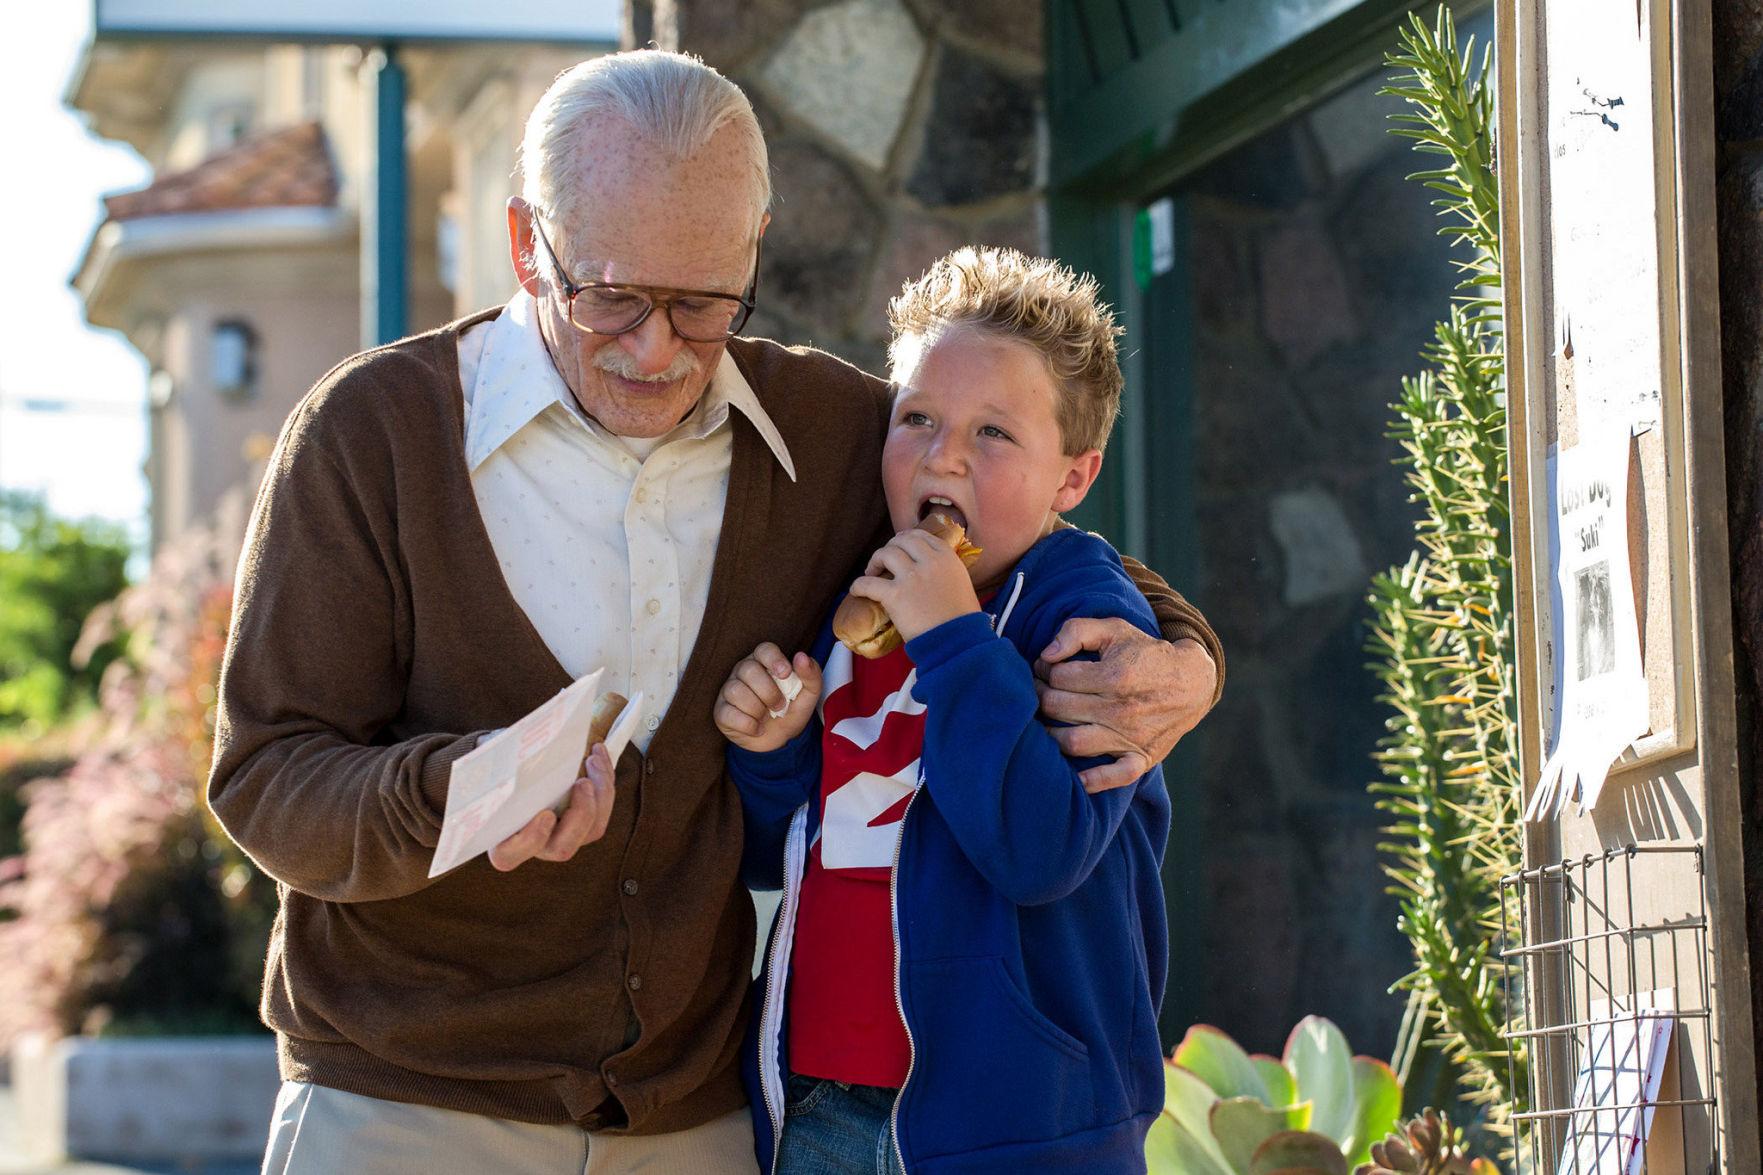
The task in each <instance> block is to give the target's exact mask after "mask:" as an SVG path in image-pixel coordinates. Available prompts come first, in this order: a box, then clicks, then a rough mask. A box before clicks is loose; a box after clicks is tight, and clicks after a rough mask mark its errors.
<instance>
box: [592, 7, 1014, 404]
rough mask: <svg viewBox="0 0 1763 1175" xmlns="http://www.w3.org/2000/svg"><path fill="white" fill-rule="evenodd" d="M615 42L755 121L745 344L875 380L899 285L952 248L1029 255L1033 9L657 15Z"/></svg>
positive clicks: (714, 10) (639, 15) (736, 10)
mask: <svg viewBox="0 0 1763 1175" xmlns="http://www.w3.org/2000/svg"><path fill="white" fill-rule="evenodd" d="M627 25H628V26H629V27H628V28H627V37H628V38H629V41H630V43H633V44H645V43H650V42H652V43H654V44H656V45H658V46H660V47H661V48H665V49H682V50H685V51H688V52H692V53H696V54H697V55H698V56H700V57H702V58H703V59H704V60H705V61H706V62H708V63H709V64H711V65H713V66H715V67H716V68H717V69H719V70H721V71H722V72H723V73H724V74H726V75H728V76H729V77H731V78H733V79H734V80H735V81H736V82H738V83H739V84H740V86H741V88H742V89H744V90H745V91H746V92H747V93H748V95H749V96H750V97H751V98H752V99H753V104H754V106H755V107H756V108H757V110H758V112H759V118H760V122H761V124H762V125H763V126H764V128H765V136H766V141H767V143H768V144H769V145H770V148H771V171H772V182H773V184H774V185H775V190H776V198H775V200H774V203H773V206H772V223H771V227H770V229H769V230H767V232H766V235H765V256H764V263H763V265H762V267H761V271H760V285H759V310H758V312H757V313H756V314H755V315H754V316H753V325H752V326H751V327H749V330H750V332H751V333H754V334H759V335H767V336H770V337H773V338H776V339H780V340H782V341H785V342H790V343H813V344H815V345H816V346H820V347H824V348H826V349H827V350H829V351H832V352H834V353H835V354H838V355H841V356H843V357H844V358H846V359H849V360H850V361H852V362H853V363H856V364H858V365H859V366H862V367H865V368H867V369H869V370H871V371H875V372H881V371H882V370H883V366H884V362H885V359H884V351H885V346H886V341H887V323H886V307H887V302H888V299H889V298H890V297H892V296H893V295H894V294H895V293H896V292H898V290H899V288H900V285H901V283H902V282H904V281H905V280H907V279H908V278H912V277H915V276H917V275H918V274H919V273H921V272H923V270H924V268H925V267H926V266H927V265H929V264H930V263H931V262H932V261H934V260H935V259H936V258H938V257H940V256H941V255H942V254H944V253H946V252H948V251H949V250H950V249H953V248H955V247H956V246H958V245H963V244H999V245H1014V246H1016V247H1017V248H1019V249H1023V250H1026V251H1029V252H1039V251H1040V250H1041V248H1042V241H1043V238H1044V234H1043V231H1042V227H1041V223H1040V221H1041V204H1040V197H1039V191H1038V187H1037V181H1038V178H1039V176H1040V174H1041V172H1042V170H1043V169H1042V166H1041V158H1042V149H1041V145H1040V144H1041V138H1040V125H1041V116H1040V104H1041V25H1040V7H1039V5H1038V4H1020V3H1014V2H1012V0H953V2H949V0H944V2H932V0H835V2H832V3H815V2H813V0H753V2H751V3H742V4H730V3H728V2H727V0H656V2H655V3H654V4H653V5H652V6H650V5H644V4H640V3H638V4H632V5H630V6H629V11H628V13H627Z"/></svg>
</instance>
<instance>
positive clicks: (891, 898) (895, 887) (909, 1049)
mask: <svg viewBox="0 0 1763 1175" xmlns="http://www.w3.org/2000/svg"><path fill="white" fill-rule="evenodd" d="M918 762H919V767H918V786H917V787H916V788H915V789H913V792H912V795H911V797H910V798H909V799H907V801H906V807H905V810H903V811H902V812H901V813H900V835H899V836H897V837H895V838H894V865H893V868H891V869H889V870H888V922H889V924H890V925H891V926H892V927H893V930H894V1010H895V1011H897V1012H898V1013H900V1027H901V1028H904V1029H905V1030H906V1076H905V1077H904V1078H903V1079H902V1080H901V1082H900V1088H899V1090H898V1091H897V1092H896V1093H895V1094H894V1108H893V1110H892V1111H891V1112H890V1113H889V1115H888V1120H889V1127H888V1133H889V1135H890V1140H891V1141H892V1142H893V1144H894V1157H895V1158H896V1159H898V1160H899V1163H900V1170H902V1171H904V1170H906V1152H904V1151H902V1150H901V1149H900V1099H901V1098H903V1097H905V1096H906V1084H907V1082H909V1081H911V1080H912V1069H913V1067H914V1066H915V1065H917V1064H918V1043H917V1042H916V1041H914V1040H913V1039H912V1025H910V1024H908V1023H907V1022H906V1001H905V1000H904V999H903V998H902V997H901V995H900V849H901V847H902V846H903V845H905V843H906V818H907V817H908V816H910V815H912V805H913V804H915V803H917V802H918V797H919V794H920V793H921V792H923V791H924V750H923V748H922V747H921V748H919V754H918Z"/></svg>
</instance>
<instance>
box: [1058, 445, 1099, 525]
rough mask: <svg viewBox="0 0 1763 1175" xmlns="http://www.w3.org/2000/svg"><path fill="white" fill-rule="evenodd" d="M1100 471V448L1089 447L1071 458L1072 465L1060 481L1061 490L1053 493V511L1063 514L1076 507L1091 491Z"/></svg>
mask: <svg viewBox="0 0 1763 1175" xmlns="http://www.w3.org/2000/svg"><path fill="white" fill-rule="evenodd" d="M1100 472H1102V450H1100V449H1089V450H1086V451H1085V452H1082V453H1079V454H1078V455H1077V456H1075V457H1073V458H1071V465H1070V467H1069V468H1067V469H1066V471H1065V479H1064V480H1063V481H1061V482H1060V483H1059V492H1058V493H1056V494H1054V495H1053V512H1054V513H1055V514H1063V513H1065V512H1066V511H1067V510H1073V509H1076V507H1077V504H1078V503H1079V502H1081V501H1083V500H1084V497H1085V495H1087V494H1088V493H1089V492H1090V487H1091V486H1092V485H1095V484H1096V475H1097V474H1098V473H1100Z"/></svg>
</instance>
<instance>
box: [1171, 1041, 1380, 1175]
mask: <svg viewBox="0 0 1763 1175" xmlns="http://www.w3.org/2000/svg"><path fill="white" fill-rule="evenodd" d="M1163 1076H1164V1088H1165V1103H1164V1109H1163V1113H1162V1114H1161V1115H1159V1116H1158V1119H1157V1121H1156V1123H1155V1124H1154V1125H1153V1126H1152V1127H1151V1134H1150V1137H1149V1138H1148V1139H1147V1140H1146V1143H1145V1161H1146V1163H1147V1165H1148V1167H1149V1169H1150V1175H1347V1172H1348V1171H1350V1170H1351V1169H1352V1167H1353V1165H1354V1164H1356V1163H1363V1162H1366V1161H1367V1160H1368V1159H1370V1157H1371V1142H1372V1140H1373V1139H1376V1138H1381V1137H1382V1136H1383V1135H1384V1134H1386V1133H1388V1132H1389V1131H1390V1130H1392V1129H1393V1128H1394V1127H1395V1124H1396V1120H1397V1118H1398V1116H1399V1115H1400V1113H1401V1104H1402V1087H1401V1084H1400V1083H1399V1082H1398V1081H1397V1080H1396V1075H1395V1073H1394V1072H1392V1071H1391V1069H1390V1067H1389V1066H1388V1065H1386V1064H1384V1063H1383V1062H1382V1061H1376V1060H1373V1059H1371V1058H1370V1057H1355V1056H1353V1055H1352V1050H1351V1049H1350V1048H1349V1047H1348V1046H1347V1039H1346V1037H1345V1036H1343V1035H1341V1030H1340V1029H1339V1028H1337V1027H1335V1025H1334V1024H1333V1023H1332V1022H1330V1021H1328V1020H1326V1019H1324V1018H1322V1017H1321V1016H1307V1017H1305V1018H1304V1019H1303V1020H1301V1021H1300V1022H1299V1023H1298V1026H1297V1027H1296V1028H1294V1029H1292V1034H1291V1036H1290V1037H1289V1038H1288V1039H1287V1040H1286V1047H1285V1052H1284V1054H1283V1056H1282V1057H1280V1058H1279V1059H1277V1060H1276V1059H1275V1058H1273V1057H1265V1056H1250V1055H1249V1054H1248V1053H1246V1052H1244V1051H1243V1049H1242V1048H1241V1047H1240V1046H1239V1045H1238V1044H1237V1043H1236V1042H1235V1041H1234V1040H1232V1039H1231V1038H1230V1037H1229V1036H1227V1035H1226V1034H1225V1033H1223V1032H1221V1031H1219V1030H1218V1029H1216V1028H1213V1027H1211V1026H1210V1025H1205V1024H1200V1025H1195V1026H1194V1027H1193V1028H1191V1029H1189V1030H1188V1034H1187V1036H1185V1037H1184V1038H1183V1039H1182V1042H1181V1044H1179V1045H1177V1046H1176V1049H1175V1051H1174V1052H1173V1053H1171V1054H1170V1057H1169V1061H1168V1062H1167V1063H1166V1064H1165V1066H1164V1070H1163Z"/></svg>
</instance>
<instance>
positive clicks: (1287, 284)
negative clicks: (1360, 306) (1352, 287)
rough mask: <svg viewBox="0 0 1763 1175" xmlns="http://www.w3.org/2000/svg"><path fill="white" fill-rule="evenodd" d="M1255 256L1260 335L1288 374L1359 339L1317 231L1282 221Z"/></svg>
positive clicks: (1335, 266)
mask: <svg viewBox="0 0 1763 1175" xmlns="http://www.w3.org/2000/svg"><path fill="white" fill-rule="evenodd" d="M1258 255H1259V260H1260V269H1261V283H1260V289H1261V326H1262V330H1263V331H1265V332H1266V334H1267V337H1268V339H1270V340H1271V341H1272V342H1273V344H1274V345H1275V346H1276V347H1278V348H1279V349H1280V351H1281V353H1282V354H1283V355H1284V357H1285V361H1286V365H1287V366H1288V367H1289V368H1293V369H1301V368H1302V367H1304V366H1305V365H1306V364H1308V363H1309V362H1310V361H1311V360H1313V359H1315V358H1316V357H1317V356H1318V355H1320V354H1322V353H1323V352H1324V351H1326V350H1327V349H1328V348H1329V347H1330V346H1332V345H1334V344H1336V343H1342V342H1346V341H1347V340H1349V339H1352V338H1353V337H1354V336H1356V335H1357V334H1358V333H1359V324H1358V322H1357V320H1356V319H1355V317H1354V314H1353V307H1352V300H1351V297H1350V295H1349V294H1348V291H1347V281H1346V276H1345V275H1344V274H1343V273H1342V272H1341V263H1340V258H1339V257H1338V256H1336V254H1335V251H1334V248H1333V246H1332V245H1331V244H1330V242H1329V240H1328V238H1327V236H1326V235H1325V234H1324V233H1323V231H1322V229H1321V227H1320V226H1319V225H1317V224H1315V223H1314V222H1307V221H1303V220H1287V221H1284V222H1282V223H1280V224H1279V225H1278V226H1277V227H1275V228H1272V229H1269V230H1268V232H1267V233H1266V234H1265V235H1264V236H1263V237H1262V238H1261V241H1260V248H1259V250H1258Z"/></svg>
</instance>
